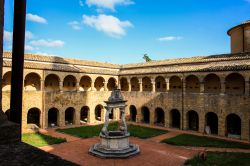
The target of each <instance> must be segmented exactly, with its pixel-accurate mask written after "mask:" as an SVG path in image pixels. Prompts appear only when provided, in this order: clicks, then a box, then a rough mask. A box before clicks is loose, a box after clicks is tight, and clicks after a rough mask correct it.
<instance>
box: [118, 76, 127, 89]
mask: <svg viewBox="0 0 250 166" xmlns="http://www.w3.org/2000/svg"><path fill="white" fill-rule="evenodd" d="M120 84H121V91H128V80H127V79H126V78H121V80H120Z"/></svg>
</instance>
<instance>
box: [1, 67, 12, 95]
mask: <svg viewBox="0 0 250 166" xmlns="http://www.w3.org/2000/svg"><path fill="white" fill-rule="evenodd" d="M10 89H11V71H8V72H6V73H5V74H4V75H3V81H2V91H10Z"/></svg>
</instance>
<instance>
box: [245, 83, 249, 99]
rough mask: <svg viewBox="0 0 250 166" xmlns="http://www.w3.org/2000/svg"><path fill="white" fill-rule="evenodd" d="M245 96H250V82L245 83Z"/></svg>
mask: <svg viewBox="0 0 250 166" xmlns="http://www.w3.org/2000/svg"><path fill="white" fill-rule="evenodd" d="M245 95H249V80H247V81H245Z"/></svg>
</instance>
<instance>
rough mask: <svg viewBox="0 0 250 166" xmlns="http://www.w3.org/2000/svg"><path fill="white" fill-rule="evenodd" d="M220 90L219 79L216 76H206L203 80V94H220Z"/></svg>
mask: <svg viewBox="0 0 250 166" xmlns="http://www.w3.org/2000/svg"><path fill="white" fill-rule="evenodd" d="M220 90H221V84H220V78H219V77H218V76H217V75H216V74H208V75H207V76H206V77H205V78H204V92H205V93H220Z"/></svg>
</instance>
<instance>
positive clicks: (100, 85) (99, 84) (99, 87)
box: [95, 77, 105, 91]
mask: <svg viewBox="0 0 250 166" xmlns="http://www.w3.org/2000/svg"><path fill="white" fill-rule="evenodd" d="M104 82H105V80H104V78H103V77H97V78H96V79H95V89H96V91H104Z"/></svg>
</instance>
